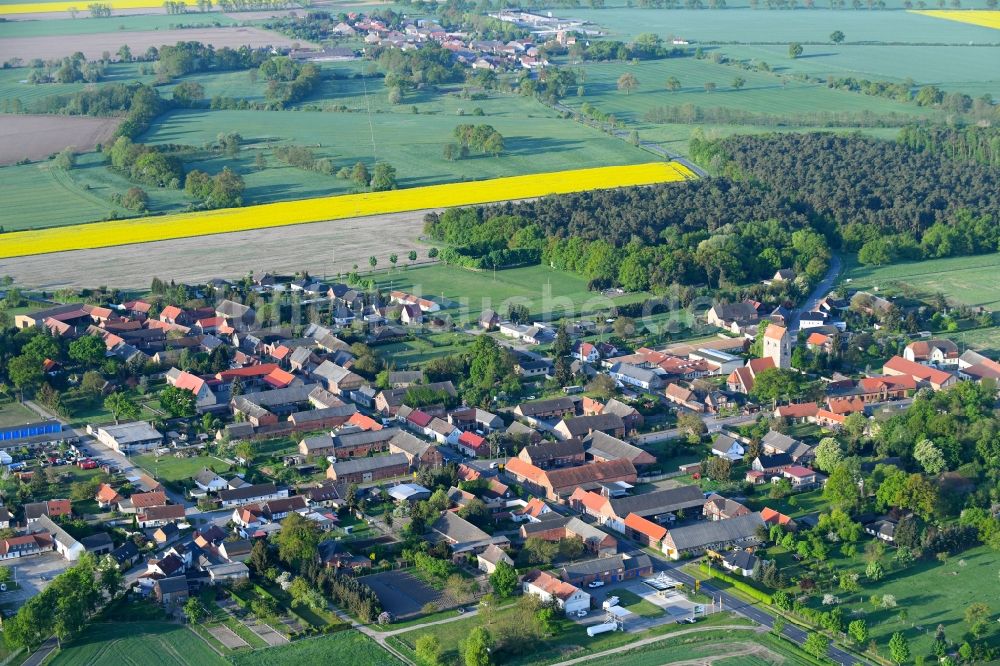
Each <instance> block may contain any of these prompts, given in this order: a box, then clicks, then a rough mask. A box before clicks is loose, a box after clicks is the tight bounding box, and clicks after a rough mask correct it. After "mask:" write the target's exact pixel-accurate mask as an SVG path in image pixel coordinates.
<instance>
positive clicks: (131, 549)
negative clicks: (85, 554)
mask: <svg viewBox="0 0 1000 666" xmlns="http://www.w3.org/2000/svg"><path fill="white" fill-rule="evenodd" d="M171 524H173V523H171ZM138 555H139V547H138V546H136V545H135V542H134V541H132V540H131V539H129V540H128V541H126V542H125V543H123V544H122V545H120V546H118V547H117V548H115V549H114V550H113V551H111V557H112V558H114V560H115V561H116V562H117V563H118V564H122V563H124V562H125V560H131V559H133V558H135V557H138Z"/></svg>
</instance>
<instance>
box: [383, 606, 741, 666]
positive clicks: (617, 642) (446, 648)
mask: <svg viewBox="0 0 1000 666" xmlns="http://www.w3.org/2000/svg"><path fill="white" fill-rule="evenodd" d="M503 612H504V611H500V613H503ZM744 623H746V621H744V620H743V619H742V618H736V617H734V616H732V615H730V614H729V613H719V614H716V615H713V616H711V617H709V618H708V619H706V620H705V621H704V622H702V623H701V624H702V626H706V625H711V624H744ZM479 624H480V619H479V618H478V617H470V618H467V619H464V620H457V621H455V622H449V623H447V624H439V625H436V626H433V627H428V628H426V629H415V630H413V631H407V632H404V633H402V634H399V635H397V636H392V637H390V638H389V639H388V640H389V642H390V644H392V646H393V647H396V648H397V649H399V650H400V651H402V652H403V653H404V654H406V655H408V656H412V655H413V650H414V646H415V644H416V640H417V638H419V637H420V636H422V635H423V634H425V633H433V634H434V635H435V636H437V637H438V640H440V641H441V647H442V650H443V663H444V664H445V666H452V665H453V664H458V663H460V660H459V659H458V646H459V644H460V643H461V641H462V640H463V639H464V638H465V637H466V636H468V634H469V632H470V631H471V630H472V629H473V627H476V626H479ZM683 626H686V625H683ZM680 628H682V625H677V624H674V623H670V624H664V625H660V626H658V627H655V628H653V629H651V630H649V631H647V632H643V633H641V634H626V633H623V632H617V631H616V632H610V633H606V634H600V635H598V636H595V637H590V636H587V630H586V628H585V627H584V625H581V624H577V623H575V622H573V621H571V620H569V619H565V618H563V619H560V620H559V632H558V633H557V634H556V635H555V636H553V637H551V638H548V639H546V640H545V641H543V642H542V643H540V644H538V645H537V646H535V648H534V649H533V650H531V651H529V652H528V653H526V654H522V655H518V656H510V655H505V658H504V661H503V663H504V665H505V666H544V665H545V664H552V663H555V662H558V661H562V660H564V659H569V658H575V657H582V656H585V655H587V654H593V653H596V652H601V651H603V650H609V649H611V648H615V647H618V646H621V645H625V644H627V643H631V642H633V641H634V640H636V638H637V637H642V638H644V637H647V636H655V635H660V634H667V633H671V632H673V631H676V630H678V629H680Z"/></svg>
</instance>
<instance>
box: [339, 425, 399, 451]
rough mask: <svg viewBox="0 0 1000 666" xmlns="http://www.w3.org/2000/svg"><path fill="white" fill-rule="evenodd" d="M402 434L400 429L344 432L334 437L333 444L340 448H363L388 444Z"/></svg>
mask: <svg viewBox="0 0 1000 666" xmlns="http://www.w3.org/2000/svg"><path fill="white" fill-rule="evenodd" d="M400 432H402V431H401V430H400V429H399V428H382V429H381V430H353V429H352V430H342V431H340V432H338V433H337V434H336V435H334V436H333V443H334V445H336V446H337V447H338V448H341V447H343V448H347V447H353V446H361V445H364V444H373V443H380V442H388V441H389V440H391V439H392V438H393V437H395V436H396V435H397V434H399V433H400Z"/></svg>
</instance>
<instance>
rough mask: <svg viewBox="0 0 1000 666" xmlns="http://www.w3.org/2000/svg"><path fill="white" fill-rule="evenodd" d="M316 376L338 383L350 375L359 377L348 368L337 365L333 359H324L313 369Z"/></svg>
mask: <svg viewBox="0 0 1000 666" xmlns="http://www.w3.org/2000/svg"><path fill="white" fill-rule="evenodd" d="M312 375H313V376H314V377H322V378H323V379H325V380H326V381H327V382H332V383H337V382H342V381H344V379H346V378H348V377H358V375H356V374H354V373H353V372H351V371H350V370H348V369H347V368H345V367H343V366H340V365H337V364H336V363H333V362H332V361H328V360H327V361H323V362H322V363H320V364H319V365H318V366H316V369H315V370H313V371H312Z"/></svg>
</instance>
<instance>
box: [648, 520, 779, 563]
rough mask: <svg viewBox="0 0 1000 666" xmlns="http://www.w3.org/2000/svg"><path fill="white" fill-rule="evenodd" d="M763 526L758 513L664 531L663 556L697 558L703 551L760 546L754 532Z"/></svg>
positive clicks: (673, 558)
mask: <svg viewBox="0 0 1000 666" xmlns="http://www.w3.org/2000/svg"><path fill="white" fill-rule="evenodd" d="M763 525H764V521H763V520H762V519H761V517H760V514H759V513H750V514H747V515H745V516H739V517H737V518H730V519H729V520H717V521H703V522H700V523H696V524H693V525H686V526H684V527H677V528H673V529H670V530H668V531H667V535H666V536H665V537H664V538H663V553H664V554H665V555H666V556H667V557H669V558H670V559H672V560H679V559H680V558H681V557H682V556H686V555H699V554H701V553H703V552H704V551H705V550H706V549H712V550H715V551H721V550H724V549H727V548H732V547H734V546H747V545H756V544H758V543H760V537H759V536H758V535H757V530H758V529H759V528H760V527H762V526H763Z"/></svg>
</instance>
